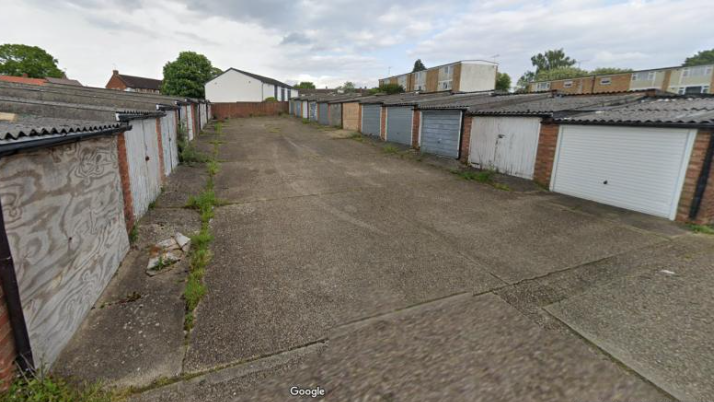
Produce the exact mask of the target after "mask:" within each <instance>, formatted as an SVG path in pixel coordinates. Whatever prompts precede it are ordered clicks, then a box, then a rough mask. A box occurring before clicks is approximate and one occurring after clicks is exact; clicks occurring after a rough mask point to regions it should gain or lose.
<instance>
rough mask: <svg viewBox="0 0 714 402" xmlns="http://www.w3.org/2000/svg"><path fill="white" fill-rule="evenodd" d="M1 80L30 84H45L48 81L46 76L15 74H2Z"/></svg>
mask: <svg viewBox="0 0 714 402" xmlns="http://www.w3.org/2000/svg"><path fill="white" fill-rule="evenodd" d="M0 81H5V82H15V83H18V84H29V85H45V84H46V83H47V81H46V80H45V79H44V78H28V77H16V76H13V75H0Z"/></svg>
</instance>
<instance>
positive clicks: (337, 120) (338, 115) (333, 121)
mask: <svg viewBox="0 0 714 402" xmlns="http://www.w3.org/2000/svg"><path fill="white" fill-rule="evenodd" d="M330 125H331V126H335V127H342V104H340V103H335V104H333V105H330Z"/></svg>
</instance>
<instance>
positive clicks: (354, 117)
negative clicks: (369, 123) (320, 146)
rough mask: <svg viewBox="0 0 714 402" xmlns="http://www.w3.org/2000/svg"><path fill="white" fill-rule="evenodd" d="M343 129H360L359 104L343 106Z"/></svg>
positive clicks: (345, 104) (353, 103)
mask: <svg viewBox="0 0 714 402" xmlns="http://www.w3.org/2000/svg"><path fill="white" fill-rule="evenodd" d="M342 128H344V129H345V130H355V131H357V130H358V129H359V103H357V102H350V103H343V104H342Z"/></svg>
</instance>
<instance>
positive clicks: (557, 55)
mask: <svg viewBox="0 0 714 402" xmlns="http://www.w3.org/2000/svg"><path fill="white" fill-rule="evenodd" d="M531 63H533V66H534V67H535V68H536V74H537V73H539V72H541V71H544V70H553V69H556V68H563V67H572V66H574V65H575V64H576V63H577V61H575V60H574V59H571V58H570V57H567V56H566V55H565V52H564V51H563V49H555V50H546V51H545V52H543V53H538V54H537V55H535V56H533V57H531Z"/></svg>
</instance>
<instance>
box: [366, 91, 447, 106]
mask: <svg viewBox="0 0 714 402" xmlns="http://www.w3.org/2000/svg"><path fill="white" fill-rule="evenodd" d="M452 95H453V94H452V93H451V92H429V93H424V92H405V93H401V94H392V95H375V96H374V97H373V98H367V99H364V100H363V101H361V102H360V103H373V104H383V105H387V106H397V105H404V106H406V105H414V104H416V102H417V101H419V100H426V99H436V98H446V97H449V96H452Z"/></svg>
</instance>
